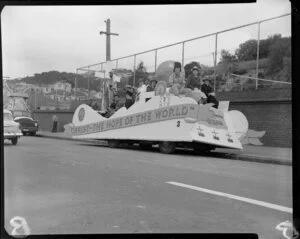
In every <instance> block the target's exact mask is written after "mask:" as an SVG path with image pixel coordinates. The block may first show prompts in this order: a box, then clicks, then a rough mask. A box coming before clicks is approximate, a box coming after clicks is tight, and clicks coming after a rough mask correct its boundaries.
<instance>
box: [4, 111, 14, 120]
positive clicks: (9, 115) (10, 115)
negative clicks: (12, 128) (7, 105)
mask: <svg viewBox="0 0 300 239" xmlns="http://www.w3.org/2000/svg"><path fill="white" fill-rule="evenodd" d="M3 118H4V121H13V117H12V114H10V113H4V117H3Z"/></svg>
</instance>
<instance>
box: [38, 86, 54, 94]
mask: <svg viewBox="0 0 300 239" xmlns="http://www.w3.org/2000/svg"><path fill="white" fill-rule="evenodd" d="M40 88H41V89H42V91H43V93H44V94H48V93H51V92H52V91H53V90H54V86H53V85H46V84H43V85H41V86H40Z"/></svg>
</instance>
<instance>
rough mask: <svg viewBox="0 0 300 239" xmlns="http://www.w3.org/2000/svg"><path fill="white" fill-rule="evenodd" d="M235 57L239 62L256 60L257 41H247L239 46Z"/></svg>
mask: <svg viewBox="0 0 300 239" xmlns="http://www.w3.org/2000/svg"><path fill="white" fill-rule="evenodd" d="M235 55H236V57H237V59H238V60H239V61H251V60H255V59H256V55H257V40H253V39H252V40H248V41H246V42H244V43H242V44H240V45H239V48H238V49H237V50H236V51H235Z"/></svg>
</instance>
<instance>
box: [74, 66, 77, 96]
mask: <svg viewBox="0 0 300 239" xmlns="http://www.w3.org/2000/svg"><path fill="white" fill-rule="evenodd" d="M77 75H78V69H76V76H75V92H74V93H75V94H74V95H75V100H76V92H77Z"/></svg>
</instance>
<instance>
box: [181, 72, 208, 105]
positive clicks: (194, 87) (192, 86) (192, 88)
mask: <svg viewBox="0 0 300 239" xmlns="http://www.w3.org/2000/svg"><path fill="white" fill-rule="evenodd" d="M191 71H192V74H191V75H189V76H188V78H187V80H186V85H185V87H186V88H187V89H188V90H187V91H186V93H185V95H186V96H187V97H191V98H193V99H194V100H196V102H197V103H198V104H202V103H203V101H204V100H205V99H206V98H207V97H206V95H205V94H204V93H203V92H202V91H201V79H200V75H199V73H200V72H199V68H198V67H197V66H194V67H193V68H192V70H191Z"/></svg>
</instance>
